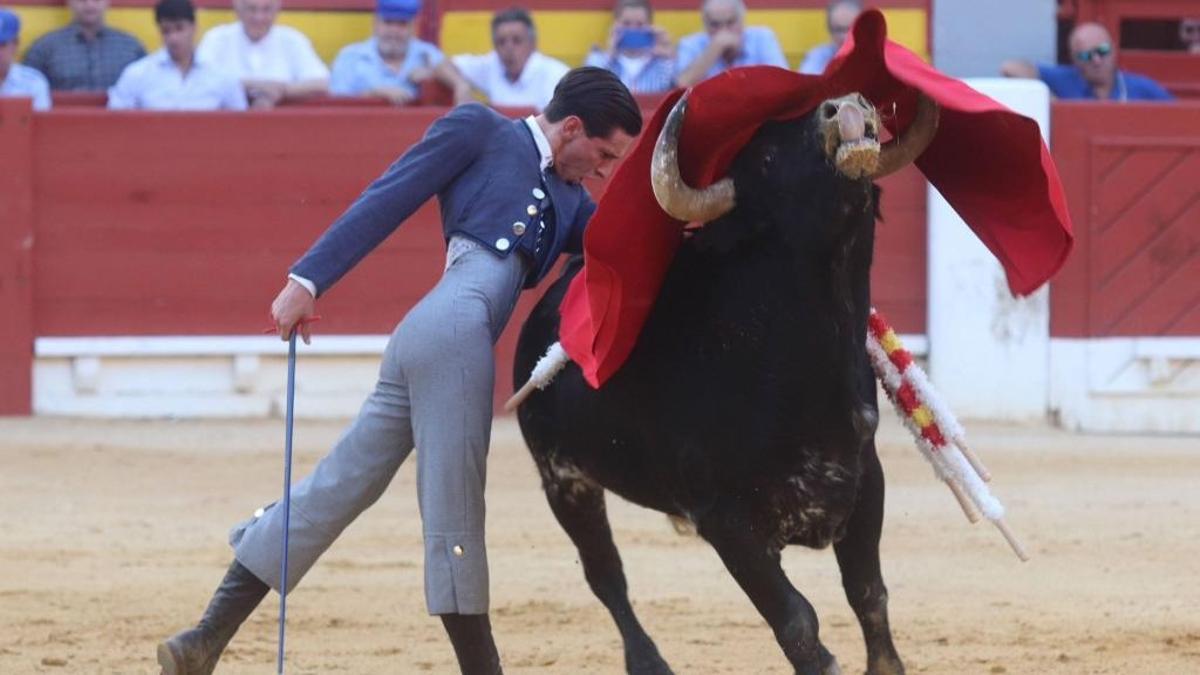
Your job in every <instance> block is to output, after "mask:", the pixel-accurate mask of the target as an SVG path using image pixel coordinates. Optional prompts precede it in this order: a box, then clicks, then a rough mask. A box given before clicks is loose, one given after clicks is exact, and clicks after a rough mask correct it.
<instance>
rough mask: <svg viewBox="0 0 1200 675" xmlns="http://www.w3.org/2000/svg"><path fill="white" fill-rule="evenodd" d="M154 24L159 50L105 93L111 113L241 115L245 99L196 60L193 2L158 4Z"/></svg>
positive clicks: (229, 80)
mask: <svg viewBox="0 0 1200 675" xmlns="http://www.w3.org/2000/svg"><path fill="white" fill-rule="evenodd" d="M154 21H155V23H157V24H158V32H159V34H160V35H162V41H163V47H162V49H159V50H158V51H156V52H154V53H153V54H150V55H149V56H147V57H145V58H143V59H141V60H139V61H134V62H133V63H131V64H129V67H128V68H126V69H125V72H123V73H121V78H120V79H119V80H117V84H116V85H114V86H113V88H112V89H109V90H108V107H109V108H111V109H114V110H130V109H141V110H222V109H224V110H245V109H246V94H245V92H243V91H242V85H241V83H240V82H238V80H237V78H236V77H234V76H233V75H232V74H231V73H227V72H225V71H223V70H220V69H218V68H216V67H215V66H213V65H211V64H209V63H206V62H203V61H200V60H199V59H197V58H196V8H195V7H194V6H192V0H158V4H157V5H155V6H154Z"/></svg>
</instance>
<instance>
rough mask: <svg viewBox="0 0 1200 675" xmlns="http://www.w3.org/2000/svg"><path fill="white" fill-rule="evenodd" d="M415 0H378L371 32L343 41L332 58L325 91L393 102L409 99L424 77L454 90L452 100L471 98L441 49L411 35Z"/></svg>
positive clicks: (418, 2)
mask: <svg viewBox="0 0 1200 675" xmlns="http://www.w3.org/2000/svg"><path fill="white" fill-rule="evenodd" d="M420 11H421V0H378V5H377V6H376V11H375V24H374V26H375V27H374V37H372V38H370V39H369V40H364V41H363V42H356V43H354V44H352V45H347V46H346V47H345V48H343V49H342V51H341V52H339V53H338V55H337V59H335V60H334V62H333V75H332V76H331V78H330V81H329V91H330V93H332V94H334V95H341V96H370V97H376V98H382V99H385V100H387V101H390V102H392V103H394V104H396V105H406V104H408V103H411V102H413V101H415V100H416V99H417V97H418V95H419V94H420V89H419V86H420V83H421V81H423V80H425V79H428V78H430V77H432V78H434V79H436V80H438V81H439V82H441V83H442V84H444V85H446V86H447V87H448V88H449V89H450V90H451V91H452V92H454V102H455V103H466V102H468V101H470V100H471V86H470V85H469V84H468V83H467V81H466V80H464V79H463V77H462V75H459V73H458V71H457V70H456V69H455V68H452V67H449V64H448V63H446V59H445V57H444V56H443V55H442V52H441V51H440V50H439V49H438V48H437V47H435V46H433V45H432V44H430V43H428V42H425V41H423V40H418V39H417V38H415V37H413V33H414V32H415V31H416V18H417V14H418V13H419V12H420Z"/></svg>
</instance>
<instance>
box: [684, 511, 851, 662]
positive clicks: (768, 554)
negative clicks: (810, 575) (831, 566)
mask: <svg viewBox="0 0 1200 675" xmlns="http://www.w3.org/2000/svg"><path fill="white" fill-rule="evenodd" d="M753 523H754V521H753V520H752V519H751V518H750V517H749V515H748V514H746V513H745V511H744V510H743V509H742V508H740V507H733V508H715V509H713V510H712V511H711V512H709V513H708V514H706V515H705V516H704V517H703V518H701V519H700V522H699V523H698V526H699V527H698V529H699V532H700V536H702V537H704V538H705V539H706V540H707V541H708V542H709V543H710V544H712V546H713V548H715V549H716V550H717V554H718V555H720V556H721V561H722V562H723V563H725V567H726V569H728V570H729V573H730V574H731V575H733V578H734V579H735V580H736V581H737V583H738V585H739V586H741V587H742V590H743V591H745V592H746V595H747V596H749V597H750V601H751V602H752V603H754V607H755V608H756V609H757V610H758V613H759V614H761V615H762V617H763V618H764V619H766V621H767V624H768V625H770V626H771V630H772V631H774V632H775V640H776V641H777V642H779V646H780V647H782V648H783V653H784V655H785V656H787V659H788V661H790V662H791V663H792V666H793V667H794V668H795V669H796V673H798V674H800V675H838V674H840V673H841V669H840V668H839V667H838V664H837V659H835V658H834V657H833V655H832V654H830V653H829V651H828V650H826V649H825V647H824V646H823V645H822V644H821V641H820V639H819V637H818V635H817V633H818V628H819V624H818V621H817V613H816V610H814V609H813V606H812V605H811V604H810V603H809V602H808V600H807V599H805V597H804V596H803V595H801V594H800V592H799V591H797V590H796V588H795V586H792V582H791V581H789V580H788V578H787V575H785V574H784V573H783V568H782V567H781V566H780V561H779V553H778V551H776V550H775V549H774V548H772V547H771V545H770V543H769V542H767V540H766V538H765V537H764V536H763V535H762V534H761V532H756V531H755V528H754V527H753Z"/></svg>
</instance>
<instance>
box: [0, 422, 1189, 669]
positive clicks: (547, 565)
mask: <svg viewBox="0 0 1200 675" xmlns="http://www.w3.org/2000/svg"><path fill="white" fill-rule="evenodd" d="M340 426H341V425H340V424H339V425H332V424H303V425H301V426H300V427H299V428H298V430H297V444H298V459H297V461H298V466H297V477H299V476H301V475H303V474H304V473H305V472H306V471H307V469H308V468H309V467H311V466H312V464H313V463H314V462H315V460H316V459H317V458H318V457H319V456H320V454H321V453H322V452H324V449H325V448H326V447H327V446H328V444H330V443H331V442H332V440H333V439H334V438H335V437H336V435H337V433H338V431H339V429H340ZM281 429H282V425H281V423H278V422H236V423H235V422H217V423H212V422H204V423H200V422H175V423H171V422H138V423H134V422H86V421H64V420H51V419H7V420H0V513H2V514H3V516H2V517H0V673H5V674H11V673H32V672H71V673H148V672H157V666H156V665H155V662H154V647H155V643H156V642H157V641H158V640H160V639H162V638H163V637H164V636H166V635H169V634H170V633H172V632H174V631H175V630H177V629H179V628H181V627H183V626H185V625H186V624H188V623H189V622H190V621H194V620H195V619H196V618H197V616H198V615H199V613H200V612H201V610H202V609H203V607H204V604H205V602H206V601H207V598H208V597H209V594H210V593H211V591H212V589H213V587H214V586H215V585H216V583H217V581H218V579H219V578H220V576H221V575H222V573H223V571H224V568H225V566H226V565H227V564H228V561H229V559H230V552H229V549H228V548H227V547H226V545H225V536H226V531H227V529H228V527H229V525H230V524H232V523H233V522H235V521H236V520H238V519H240V518H242V517H244V516H246V515H247V514H249V513H250V512H251V511H252V510H253V509H254V508H255V507H257V506H258V505H260V504H261V503H263V502H266V501H269V500H271V499H273V498H274V497H275V495H276V492H277V491H278V489H279V482H280V466H281V459H280V458H281V455H282V453H281V451H280V450H279V448H280V446H281V445H282V443H281V440H282V431H281ZM969 430H970V432H971V433H972V436H973V438H974V443H973V445H974V447H975V448H976V449H977V450H978V451H980V453H981V454H982V455H983V456H984V459H985V460H986V461H987V463H988V464H989V466H990V468H991V469H992V472H993V473H994V474H995V476H996V481H995V489H996V492H997V495H998V496H1000V497H1001V499H1002V500H1004V501H1005V503H1006V505H1007V506H1008V508H1009V511H1010V517H1009V520H1010V523H1011V525H1012V526H1013V528H1014V529H1015V530H1016V531H1017V532H1018V534H1019V535H1021V536H1022V537H1023V538H1024V540H1025V542H1026V544H1027V545H1028V548H1029V550H1030V552H1031V553H1032V554H1033V560H1032V561H1030V562H1029V563H1026V564H1021V563H1019V562H1018V561H1017V559H1016V558H1015V557H1014V556H1013V554H1012V553H1010V552H1009V550H1008V549H1007V547H1006V546H1005V545H1004V543H1003V540H1002V539H1001V537H1000V536H999V534H998V533H997V532H996V531H995V529H994V528H992V527H991V526H989V525H988V524H986V523H980V524H978V525H975V526H970V525H968V524H967V522H966V520H965V519H964V518H963V516H962V514H961V513H960V512H959V510H958V507H957V506H956V505H955V503H954V500H953V498H952V497H951V495H950V493H949V492H948V491H947V490H946V488H945V487H944V486H942V485H941V484H939V483H937V482H935V481H934V480H933V479H932V474H931V471H930V469H929V468H928V467H927V465H925V463H924V461H923V460H922V459H921V458H920V456H919V455H918V454H917V452H916V450H915V448H914V447H913V445H912V443H911V442H910V441H909V440H908V439H907V438H906V437H905V436H904V435H903V432H902V431H901V430H900V429H899V427H898V426H897V425H896V423H895V421H894V417H892V416H891V415H890V414H889V415H888V416H886V419H885V427H884V429H883V430H882V431H881V444H882V447H881V453H882V457H883V462H884V465H885V467H886V471H887V475H888V481H889V492H888V506H889V510H888V514H887V521H886V525H885V529H884V542H883V544H884V574H885V579H886V581H887V582H888V585H889V587H890V590H891V616H892V625H893V628H894V630H895V636H896V643H897V646H898V648H899V650H900V654H901V656H902V657H903V658H905V660H906V662H907V664H908V666H909V671H910V672H913V673H955V674H959V673H1138V674H1146V673H1164V674H1172V675H1175V674H1183V673H1200V588H1198V583H1197V582H1200V440H1198V439H1196V438H1194V437H1193V438H1147V437H1131V436H1124V437H1112V436H1108V437H1101V436H1078V435H1070V434H1066V433H1063V432H1059V431H1056V430H1050V429H1045V428H1036V429H1030V428H1020V427H1000V426H984V425H969ZM414 467H415V464H414V463H412V462H410V463H408V464H407V465H406V466H405V467H404V468H403V469H402V470H401V473H400V475H399V477H398V478H397V479H396V481H395V482H394V483H393V485H392V487H391V489H390V490H389V491H388V493H387V494H386V495H385V496H384V498H383V499H382V500H381V501H380V502H379V503H378V504H377V505H376V506H375V507H374V508H372V509H371V510H369V511H368V512H367V513H366V514H364V516H363V517H362V518H360V520H359V521H358V522H357V523H355V524H354V525H353V526H352V527H351V528H350V529H349V530H348V531H347V532H346V533H345V534H344V535H343V537H342V539H341V540H339V541H338V543H337V544H336V545H335V546H334V547H333V548H332V549H331V550H330V551H329V553H328V554H327V555H326V557H325V558H324V559H323V560H322V561H321V563H319V564H318V565H317V567H316V568H315V569H314V570H313V572H312V573H311V574H310V575H309V577H308V578H307V579H305V581H304V583H303V584H302V585H301V587H300V588H299V590H298V591H297V592H295V593H294V594H293V595H292V596H291V597H290V598H289V603H288V605H289V607H288V617H289V621H288V647H289V649H288V662H289V668H288V670H289V672H292V673H327V672H346V673H389V674H390V673H415V672H435V673H454V672H456V670H455V668H454V665H453V661H452V654H451V652H450V648H449V645H448V643H447V642H446V641H445V639H444V637H443V636H442V634H441V628H440V624H439V623H438V622H436V621H435V620H433V619H431V618H430V617H428V616H427V615H425V613H424V611H423V600H422V597H423V596H422V591H421V570H420V564H421V557H420V556H421V546H420V526H419V522H418V520H417V512H416V497H415V491H414ZM490 467H491V472H490V484H489V486H488V504H489V507H490V509H489V519H488V522H489V526H490V527H489V533H488V534H489V547H490V551H489V556H490V558H491V561H492V601H493V621H494V623H495V629H496V634H497V640H498V642H499V644H500V648H501V653H502V655H503V658H504V663H505V666H506V671H507V672H509V673H618V672H621V669H622V667H623V663H622V656H621V650H620V647H619V640H618V637H617V632H616V630H615V628H614V626H613V625H612V623H611V621H610V620H609V618H608V615H607V613H606V612H605V611H604V610H603V608H602V607H601V605H600V604H599V602H598V601H597V600H596V599H595V598H594V597H593V596H592V595H591V592H590V591H589V590H588V588H587V586H586V584H585V583H584V580H583V575H582V573H581V571H580V569H579V566H578V563H577V562H576V559H575V549H574V548H573V547H572V546H571V544H570V542H569V541H568V540H567V538H566V536H565V535H564V534H563V532H562V531H561V530H560V529H559V527H558V525H557V524H556V523H555V522H554V520H553V518H552V516H551V514H550V510H549V508H548V507H547V506H546V504H545V501H544V500H543V498H542V495H541V492H540V490H539V488H538V485H537V479H536V476H535V473H534V471H533V465H532V462H531V461H530V459H529V458H528V456H527V454H526V452H525V449H524V446H523V444H522V442H521V440H520V436H519V433H518V431H517V429H516V426H515V424H514V423H513V422H511V421H508V420H505V421H501V422H499V423H498V425H497V428H496V433H495V443H494V446H493V451H492V457H491V465H490ZM609 504H610V513H611V516H612V519H613V527H614V530H615V531H616V534H617V539H618V544H619V545H620V546H621V552H622V554H623V556H624V560H625V568H626V572H627V574H628V577H629V582H630V586H631V592H632V595H633V597H634V602H635V605H636V607H637V609H638V610H639V613H640V615H641V618H642V620H643V623H644V624H645V625H646V627H647V630H649V631H650V633H651V635H653V636H654V637H655V639H656V640H657V642H658V645H659V647H660V649H661V651H662V653H663V655H664V657H665V658H666V659H667V660H668V661H669V662H670V663H671V664H672V665H673V667H674V668H675V669H676V671H677V672H679V673H785V672H789V670H788V668H787V667H786V664H785V661H784V659H783V657H782V655H781V653H780V651H779V650H778V648H777V647H776V645H775V643H774V640H773V638H772V636H771V633H770V631H769V629H768V628H767V627H766V624H765V623H764V622H763V621H762V620H761V619H760V618H759V617H758V615H757V614H756V613H755V612H754V610H753V608H752V607H751V606H750V604H749V602H748V601H747V600H746V598H745V597H744V596H743V595H742V593H741V592H740V591H739V589H738V588H737V587H736V586H735V584H734V583H733V581H732V580H731V579H730V577H729V576H728V575H727V574H726V572H725V571H724V569H723V568H722V567H721V564H720V562H719V560H718V559H717V557H716V555H715V553H713V551H712V550H711V549H710V548H709V547H708V546H707V545H706V544H704V543H703V542H702V541H700V540H698V539H694V538H683V537H680V536H677V535H676V534H674V532H673V531H672V529H671V527H670V526H669V524H668V523H667V521H666V519H665V518H664V517H663V516H661V515H659V514H656V513H652V512H649V511H645V510H642V509H640V508H637V507H633V506H630V505H628V504H626V503H624V502H622V501H620V500H619V499H610V502H609ZM785 564H786V567H787V570H788V573H789V575H790V577H791V579H792V580H793V582H795V584H796V585H797V587H798V588H800V590H801V591H802V592H804V593H805V594H806V595H807V597H808V598H809V599H810V600H811V601H812V602H813V604H814V605H815V606H816V608H817V611H818V613H819V614H820V616H821V619H822V629H821V635H822V639H823V640H824V641H825V644H826V645H828V646H829V648H830V649H831V650H832V651H833V652H834V653H835V654H837V655H838V657H839V659H840V660H841V662H842V665H843V667H844V668H845V669H846V672H847V673H857V672H862V669H863V667H864V661H865V656H864V653H863V647H862V638H861V636H860V633H859V629H858V625H857V623H856V622H855V621H854V618H853V615H852V614H851V612H850V610H849V608H848V606H847V605H846V602H845V598H844V597H843V596H842V592H841V587H840V583H839V578H838V573H837V566H836V563H835V562H834V559H833V554H832V551H828V550H826V551H810V550H804V549H794V550H789V551H788V552H786V553H785ZM277 612H278V605H277V602H276V600H275V598H274V597H272V598H269V599H268V600H267V601H266V602H265V603H264V604H263V606H262V607H261V608H260V609H259V611H258V612H257V613H256V614H255V615H254V616H253V617H252V618H251V620H250V621H249V622H248V623H247V625H246V626H245V627H244V628H243V629H242V631H241V633H240V634H239V635H238V637H237V638H236V639H235V640H234V642H233V644H232V645H231V648H230V650H229V651H228V652H227V654H226V658H225V659H224V661H223V662H222V663H223V667H222V668H219V669H218V672H225V673H266V672H274V671H273V668H274V659H275V648H276V647H275V640H276V630H277V628H276V617H277Z"/></svg>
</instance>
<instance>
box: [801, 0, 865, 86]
mask: <svg viewBox="0 0 1200 675" xmlns="http://www.w3.org/2000/svg"><path fill="white" fill-rule="evenodd" d="M859 14H862V2H860V0H831V1H830V3H829V5H828V6H827V7H826V8H825V26H826V27H827V28H828V29H829V37H830V38H832V39H831V41H830V42H826V43H825V44H823V45H817V46H816V47H813V48H812V49H811V50H809V52H808V53H807V54H805V55H804V62H803V63H801V64H800V72H802V73H806V74H808V75H820V74H821V73H823V72H825V66H827V65H829V62H830V61H832V60H833V55H834V54H837V53H838V50H839V49H841V48H842V43H843V42H845V41H846V36H847V35H849V34H850V28H851V27H852V26H854V20H855V19H857V18H858V15H859Z"/></svg>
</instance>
